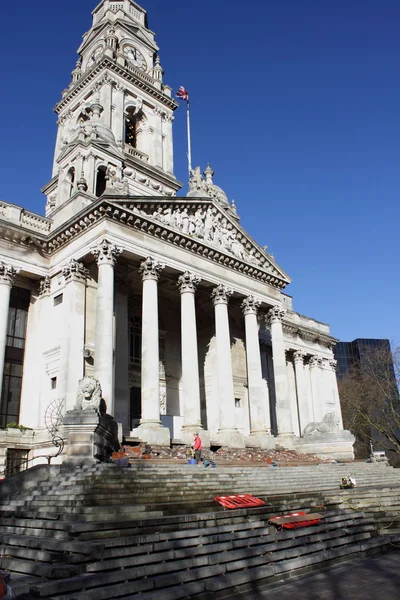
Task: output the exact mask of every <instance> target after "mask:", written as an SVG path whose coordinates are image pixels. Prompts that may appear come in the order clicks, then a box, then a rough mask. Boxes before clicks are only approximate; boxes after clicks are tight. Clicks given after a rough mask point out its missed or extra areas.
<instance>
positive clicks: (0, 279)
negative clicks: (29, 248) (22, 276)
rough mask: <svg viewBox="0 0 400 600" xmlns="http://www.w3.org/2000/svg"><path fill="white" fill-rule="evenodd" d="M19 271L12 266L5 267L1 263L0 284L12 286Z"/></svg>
mask: <svg viewBox="0 0 400 600" xmlns="http://www.w3.org/2000/svg"><path fill="white" fill-rule="evenodd" d="M19 271H20V270H19V269H15V268H14V267H13V266H12V265H6V264H5V263H3V262H2V263H0V283H5V284H7V285H13V283H14V281H15V278H16V276H17V275H18V273H19Z"/></svg>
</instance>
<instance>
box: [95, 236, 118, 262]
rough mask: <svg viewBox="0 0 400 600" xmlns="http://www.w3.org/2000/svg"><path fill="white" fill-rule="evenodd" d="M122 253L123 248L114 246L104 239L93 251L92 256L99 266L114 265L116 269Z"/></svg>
mask: <svg viewBox="0 0 400 600" xmlns="http://www.w3.org/2000/svg"><path fill="white" fill-rule="evenodd" d="M122 251H123V250H122V248H119V247H118V246H114V244H111V242H109V241H108V240H107V239H104V240H103V241H102V242H101V243H100V244H99V245H98V246H97V247H96V248H93V249H92V254H93V256H94V257H95V259H96V262H97V264H98V266H100V265H112V266H113V267H114V266H115V264H116V262H117V260H118V258H119V256H120V255H121V254H122Z"/></svg>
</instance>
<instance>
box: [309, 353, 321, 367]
mask: <svg viewBox="0 0 400 600" xmlns="http://www.w3.org/2000/svg"><path fill="white" fill-rule="evenodd" d="M309 365H310V367H320V368H322V367H323V361H322V358H321V357H320V356H317V355H314V356H312V357H311V358H310V360H309Z"/></svg>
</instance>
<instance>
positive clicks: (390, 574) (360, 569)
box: [230, 550, 400, 600]
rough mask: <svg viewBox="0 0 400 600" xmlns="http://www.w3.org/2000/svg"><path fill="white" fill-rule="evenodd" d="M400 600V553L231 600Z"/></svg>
mask: <svg viewBox="0 0 400 600" xmlns="http://www.w3.org/2000/svg"><path fill="white" fill-rule="evenodd" d="M267 599H268V600H400V551H399V550H397V551H395V552H391V553H390V554H384V555H382V556H377V557H372V558H364V559H358V560H353V561H351V562H348V563H345V564H343V565H341V566H338V567H332V568H331V569H327V570H325V571H321V572H320V573H318V574H315V575H309V576H305V577H301V578H300V579H298V580H297V581H293V582H291V583H287V584H282V585H280V586H278V587H276V588H274V589H269V590H265V591H264V592H256V591H251V592H250V591H249V592H246V593H244V594H241V595H235V596H231V597H230V600H267Z"/></svg>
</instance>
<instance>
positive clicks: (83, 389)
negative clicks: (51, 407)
mask: <svg viewBox="0 0 400 600" xmlns="http://www.w3.org/2000/svg"><path fill="white" fill-rule="evenodd" d="M101 401H102V391H101V385H100V381H98V380H97V379H95V378H94V377H84V378H83V379H81V380H80V381H79V383H78V392H77V395H76V404H75V408H76V409H78V410H88V409H94V410H96V411H97V412H100V408H101Z"/></svg>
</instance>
